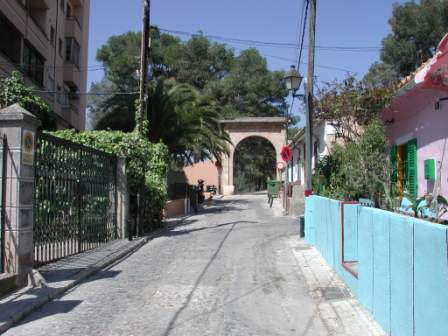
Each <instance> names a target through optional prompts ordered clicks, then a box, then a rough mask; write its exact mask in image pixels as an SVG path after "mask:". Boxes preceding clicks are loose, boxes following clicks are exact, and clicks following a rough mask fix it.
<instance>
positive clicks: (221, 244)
mask: <svg viewBox="0 0 448 336" xmlns="http://www.w3.org/2000/svg"><path fill="white" fill-rule="evenodd" d="M237 223H239V222H235V223H228V224H224V225H232V227H231V228H230V229H229V231H227V233H226V235H225V236H224V238H223V239H222V240H221V242H220V243H219V245H218V248H217V249H216V251H215V253H213V255H212V257H211V258H210V260H209V262H208V263H207V265H206V266H205V268H204V269H203V270H202V272H201V274H200V275H199V277H198V279H197V280H196V282H195V284H194V286H193V289H192V290H191V291H190V293H189V294H188V296H187V301H186V302H185V304H184V305H183V306H182V307H181V308H180V309H179V310H178V311H177V312H176V314H174V316H173V318H172V319H171V320H170V322H169V324H168V327H167V328H166V330H165V332H164V333H163V336H168V335H169V334H170V333H171V331H172V330H173V329H174V326H175V324H176V322H177V320H178V319H179V316H180V314H181V313H182V312H183V311H184V310H185V309H187V307H188V305H189V304H190V302H191V299H192V298H193V295H194V293H195V292H196V290H197V289H198V287H199V284H200V283H201V281H202V279H203V278H204V276H205V274H206V273H207V271H208V269H209V268H210V266H211V265H212V264H213V262H214V261H215V259H216V257H217V256H218V254H219V252H220V251H221V249H222V247H223V246H224V243H225V241H226V240H227V238H229V236H230V234H231V233H232V231H233V229H234V228H235V226H236V225H237Z"/></svg>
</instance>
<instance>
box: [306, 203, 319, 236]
mask: <svg viewBox="0 0 448 336" xmlns="http://www.w3.org/2000/svg"><path fill="white" fill-rule="evenodd" d="M314 197H315V196H310V197H306V198H305V241H306V242H307V243H308V244H312V245H315V244H316V233H315V226H314V220H315V218H314V210H313V207H314Z"/></svg>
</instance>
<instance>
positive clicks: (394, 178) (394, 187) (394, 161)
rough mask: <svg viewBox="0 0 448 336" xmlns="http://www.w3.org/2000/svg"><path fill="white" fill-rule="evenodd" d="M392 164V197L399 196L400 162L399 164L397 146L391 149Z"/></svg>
mask: <svg viewBox="0 0 448 336" xmlns="http://www.w3.org/2000/svg"><path fill="white" fill-rule="evenodd" d="M390 163H391V165H392V172H391V175H390V183H391V186H390V191H391V194H392V196H395V195H396V194H397V181H398V162H397V146H392V147H391V148H390Z"/></svg>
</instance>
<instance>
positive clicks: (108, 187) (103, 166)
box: [34, 133, 118, 266]
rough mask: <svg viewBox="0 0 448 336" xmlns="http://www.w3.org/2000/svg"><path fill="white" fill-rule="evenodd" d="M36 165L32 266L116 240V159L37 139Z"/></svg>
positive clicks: (48, 138)
mask: <svg viewBox="0 0 448 336" xmlns="http://www.w3.org/2000/svg"><path fill="white" fill-rule="evenodd" d="M35 160H36V161H35V181H36V185H35V200H34V202H35V207H34V208H35V211H34V261H35V265H36V266H39V265H42V264H46V263H48V262H51V261H54V260H58V259H61V258H64V257H67V256H69V255H73V254H77V253H80V252H83V251H86V250H89V249H92V248H95V247H97V246H99V245H101V244H104V243H106V242H108V241H110V240H113V239H116V238H117V237H118V232H117V216H116V213H117V209H116V207H117V195H116V163H117V160H116V157H115V156H113V155H110V154H107V153H104V152H101V151H97V150H95V149H92V148H89V147H85V146H82V145H79V144H76V143H73V142H70V141H66V140H63V139H60V138H57V137H54V136H51V135H48V134H45V133H41V134H39V136H38V139H37V147H36V159H35Z"/></svg>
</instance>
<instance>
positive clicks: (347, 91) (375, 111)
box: [315, 76, 395, 143]
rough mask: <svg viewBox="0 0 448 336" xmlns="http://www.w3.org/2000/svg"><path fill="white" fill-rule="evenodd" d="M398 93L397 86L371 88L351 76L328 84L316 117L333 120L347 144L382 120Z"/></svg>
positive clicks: (320, 99) (340, 136) (317, 106)
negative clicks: (366, 127)
mask: <svg viewBox="0 0 448 336" xmlns="http://www.w3.org/2000/svg"><path fill="white" fill-rule="evenodd" d="M394 92H395V88H394V87H384V86H382V87H370V86H368V85H366V84H365V83H364V82H362V81H358V80H357V79H356V78H355V77H353V76H349V77H347V78H346V79H345V80H344V81H343V82H341V83H339V82H332V83H327V84H326V85H325V86H324V87H323V88H322V89H321V90H320V92H319V93H318V100H317V102H316V113H315V115H316V118H317V119H320V120H326V121H329V122H330V123H331V125H332V126H333V127H334V128H335V130H336V134H337V136H338V137H339V138H341V139H342V140H344V142H345V143H350V142H354V141H356V140H357V139H359V137H360V136H361V134H362V131H363V128H364V127H365V126H366V125H368V124H369V123H370V122H372V121H373V120H376V119H377V118H378V116H379V113H380V112H381V111H382V110H383V109H384V107H385V106H386V104H387V103H388V102H389V101H390V99H391V98H392V96H393V94H394Z"/></svg>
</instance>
